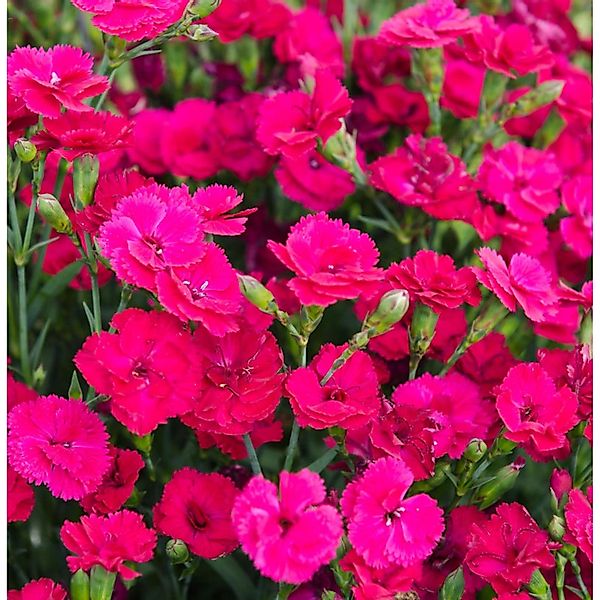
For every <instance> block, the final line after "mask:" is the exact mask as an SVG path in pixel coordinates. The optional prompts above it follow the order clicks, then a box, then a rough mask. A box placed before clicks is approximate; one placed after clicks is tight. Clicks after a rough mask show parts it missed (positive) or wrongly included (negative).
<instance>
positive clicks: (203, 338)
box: [183, 324, 285, 435]
mask: <svg viewBox="0 0 600 600" xmlns="http://www.w3.org/2000/svg"><path fill="white" fill-rule="evenodd" d="M195 343H196V348H197V351H198V354H199V359H198V360H199V367H200V369H201V371H202V373H203V375H202V377H201V379H200V381H199V389H198V392H197V394H196V398H195V400H194V404H193V405H192V408H191V411H190V412H189V413H188V414H187V415H185V416H184V417H183V421H184V422H185V423H186V424H188V425H190V426H191V427H193V428H194V429H200V430H205V431H211V432H214V433H225V434H229V435H232V434H236V435H241V434H244V433H249V432H250V431H251V430H252V428H253V426H254V425H255V423H257V422H258V421H263V420H265V419H269V418H270V417H272V416H273V413H274V412H275V409H276V408H277V405H278V404H279V400H280V398H281V394H282V384H283V380H284V377H285V376H284V375H283V373H281V372H280V371H281V370H282V368H283V355H282V353H281V350H280V348H279V346H278V345H277V342H276V340H275V337H274V336H273V335H272V334H271V333H269V332H268V331H264V332H260V333H258V332H256V331H254V330H253V329H252V328H251V327H249V325H248V324H243V326H242V327H241V328H240V330H239V331H236V332H233V333H227V334H225V335H223V336H221V337H215V336H213V335H211V334H210V333H208V332H207V331H204V330H202V329H198V331H197V332H196V334H195Z"/></svg>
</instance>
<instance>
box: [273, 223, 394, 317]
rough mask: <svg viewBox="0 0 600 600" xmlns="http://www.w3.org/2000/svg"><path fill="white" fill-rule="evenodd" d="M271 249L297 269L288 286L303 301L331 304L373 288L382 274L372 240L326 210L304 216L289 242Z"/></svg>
mask: <svg viewBox="0 0 600 600" xmlns="http://www.w3.org/2000/svg"><path fill="white" fill-rule="evenodd" d="M268 247H269V249H270V250H271V251H272V252H273V254H275V256H276V257H277V258H278V259H279V260H280V261H281V262H282V263H283V264H284V265H285V266H286V267H288V269H290V270H292V271H294V273H295V274H296V277H295V278H293V279H292V280H291V281H290V283H289V286H290V288H291V289H292V290H293V291H294V293H295V294H296V296H298V299H299V300H300V302H301V303H302V304H305V305H310V304H316V305H318V306H329V305H330V304H334V303H335V302H337V301H338V300H343V299H351V298H356V296H358V295H359V294H360V293H363V292H366V291H368V290H370V289H373V288H374V287H375V286H376V285H377V282H378V280H380V279H381V277H382V271H381V270H380V269H378V268H376V267H375V263H376V262H377V259H378V258H379V252H378V251H377V249H376V247H375V244H374V243H373V240H372V239H371V238H370V237H369V236H368V235H366V234H364V233H361V232H360V231H358V230H357V229H351V228H350V226H349V225H347V224H345V223H343V222H342V221H341V220H340V219H330V218H329V217H328V216H327V215H326V214H325V213H318V214H316V215H308V216H306V217H303V218H301V219H300V221H298V223H296V224H295V225H294V226H293V227H292V228H291V229H290V234H289V236H288V239H287V242H286V245H285V246H284V245H282V244H278V243H276V242H273V241H269V243H268Z"/></svg>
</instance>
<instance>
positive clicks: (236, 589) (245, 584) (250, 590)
mask: <svg viewBox="0 0 600 600" xmlns="http://www.w3.org/2000/svg"><path fill="white" fill-rule="evenodd" d="M207 562H208V564H209V566H210V567H212V569H213V570H214V571H216V572H217V573H218V574H219V575H220V576H221V577H222V578H223V580H224V581H225V582H226V583H227V584H228V585H229V587H230V588H231V590H232V591H233V594H234V596H235V597H236V598H237V599H238V600H252V599H253V598H254V583H253V582H252V580H251V579H250V577H248V575H247V574H246V571H244V569H242V567H240V565H239V564H238V563H237V561H236V560H235V559H234V558H233V556H224V557H223V558H219V559H217V560H209V561H207Z"/></svg>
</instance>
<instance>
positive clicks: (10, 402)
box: [6, 371, 38, 412]
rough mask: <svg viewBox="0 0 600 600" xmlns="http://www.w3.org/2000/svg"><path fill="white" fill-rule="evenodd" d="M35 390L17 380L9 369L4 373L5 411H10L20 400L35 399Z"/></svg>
mask: <svg viewBox="0 0 600 600" xmlns="http://www.w3.org/2000/svg"><path fill="white" fill-rule="evenodd" d="M37 397H38V395H37V392H36V391H35V390H32V389H31V388H30V387H28V386H27V385H26V384H24V383H23V382H22V381H17V380H16V379H15V377H14V375H13V374H12V372H11V371H7V373H6V411H7V412H10V411H11V410H12V409H13V407H14V406H16V405H17V404H21V402H29V401H30V400H36V399H37Z"/></svg>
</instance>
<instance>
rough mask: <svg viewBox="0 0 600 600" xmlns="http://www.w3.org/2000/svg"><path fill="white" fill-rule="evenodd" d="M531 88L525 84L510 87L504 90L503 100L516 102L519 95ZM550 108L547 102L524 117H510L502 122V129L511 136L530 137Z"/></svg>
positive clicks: (543, 121) (536, 130) (535, 131)
mask: <svg viewBox="0 0 600 600" xmlns="http://www.w3.org/2000/svg"><path fill="white" fill-rule="evenodd" d="M531 89H532V88H530V87H527V86H524V87H519V88H516V89H511V90H509V91H507V92H506V95H505V98H504V101H505V102H516V101H517V100H518V99H519V98H520V97H521V96H524V95H525V94H526V93H528V92H530V91H531ZM551 110H552V104H547V105H546V106H542V108H538V109H537V110H534V111H533V112H532V113H530V114H528V115H526V116H524V117H513V118H512V119H508V120H507V121H506V123H504V129H505V130H506V133H508V134H509V135H511V136H519V137H525V138H532V137H533V136H534V135H535V134H536V133H537V132H538V130H539V129H540V127H542V125H543V124H544V123H545V121H546V119H547V118H548V115H549V114H550V111H551Z"/></svg>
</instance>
